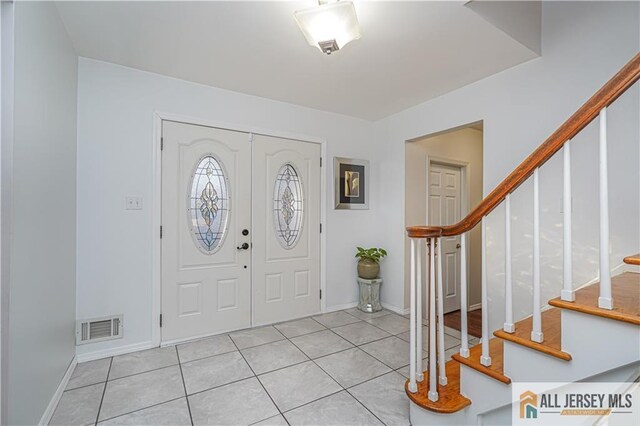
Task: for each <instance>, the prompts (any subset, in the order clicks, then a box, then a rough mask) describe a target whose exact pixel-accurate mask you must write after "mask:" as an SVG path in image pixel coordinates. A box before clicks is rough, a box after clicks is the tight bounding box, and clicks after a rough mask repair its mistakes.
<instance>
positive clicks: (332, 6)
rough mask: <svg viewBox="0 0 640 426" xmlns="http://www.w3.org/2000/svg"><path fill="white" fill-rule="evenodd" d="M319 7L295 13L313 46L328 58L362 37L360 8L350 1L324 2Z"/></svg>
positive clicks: (299, 24) (303, 31)
mask: <svg viewBox="0 0 640 426" xmlns="http://www.w3.org/2000/svg"><path fill="white" fill-rule="evenodd" d="M318 3H319V6H316V7H313V8H311V9H305V10H298V11H296V12H294V13H293V16H294V17H295V18H296V22H297V23H298V26H299V27H300V30H302V33H303V34H304V36H305V38H306V39H307V42H308V43H309V45H310V46H315V47H317V48H318V49H320V50H321V51H322V52H324V53H326V54H327V55H330V54H332V53H333V52H335V51H336V50H340V49H341V48H343V47H344V45H345V44H347V43H349V42H350V41H352V40H357V39H359V38H360V25H359V24H358V17H357V16H356V9H355V7H353V3H352V2H350V1H336V0H334V1H330V0H320V1H319V2H318Z"/></svg>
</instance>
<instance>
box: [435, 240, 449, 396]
mask: <svg viewBox="0 0 640 426" xmlns="http://www.w3.org/2000/svg"><path fill="white" fill-rule="evenodd" d="M437 244H438V266H437V268H438V383H440V385H442V386H446V385H447V372H446V369H445V359H444V314H443V312H444V302H443V299H444V292H443V291H442V238H440V239H439V240H438V242H437Z"/></svg>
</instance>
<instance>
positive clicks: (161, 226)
mask: <svg viewBox="0 0 640 426" xmlns="http://www.w3.org/2000/svg"><path fill="white" fill-rule="evenodd" d="M160 239H162V225H160Z"/></svg>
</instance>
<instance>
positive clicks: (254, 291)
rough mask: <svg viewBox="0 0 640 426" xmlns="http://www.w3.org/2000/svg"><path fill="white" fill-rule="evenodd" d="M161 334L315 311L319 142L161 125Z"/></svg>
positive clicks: (169, 337)
mask: <svg viewBox="0 0 640 426" xmlns="http://www.w3.org/2000/svg"><path fill="white" fill-rule="evenodd" d="M162 138H163V146H164V148H163V151H162V240H161V241H162V329H161V332H162V333H161V334H162V342H163V343H165V344H166V343H170V342H176V341H181V340H188V339H194V338H198V337H203V336H208V335H212V334H217V333H223V332H227V331H232V330H238V329H241V328H247V327H250V326H251V325H262V324H268V323H273V322H278V321H284V320H288V319H293V318H299V317H303V316H308V315H313V314H316V313H319V312H320V235H319V234H320V164H319V163H320V146H319V145H317V144H313V143H306V142H301V141H293V140H288V139H280V138H274V137H268V136H254V137H253V141H252V138H251V135H250V134H249V133H243V132H236V131H230V130H223V129H216V128H211V127H205V126H198V125H192V124H185V123H178V122H172V121H163V123H162Z"/></svg>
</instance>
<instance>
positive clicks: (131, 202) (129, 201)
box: [125, 197, 142, 210]
mask: <svg viewBox="0 0 640 426" xmlns="http://www.w3.org/2000/svg"><path fill="white" fill-rule="evenodd" d="M125 209H127V210H142V197H127V198H126V204H125Z"/></svg>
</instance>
